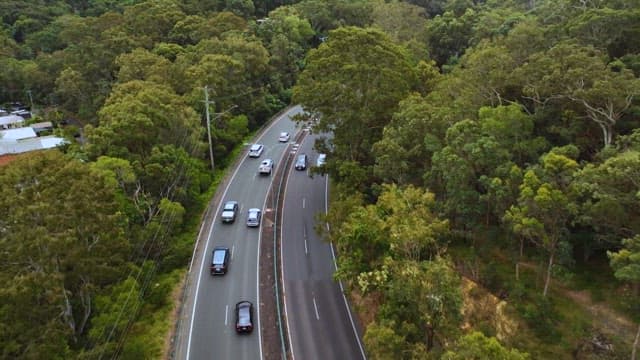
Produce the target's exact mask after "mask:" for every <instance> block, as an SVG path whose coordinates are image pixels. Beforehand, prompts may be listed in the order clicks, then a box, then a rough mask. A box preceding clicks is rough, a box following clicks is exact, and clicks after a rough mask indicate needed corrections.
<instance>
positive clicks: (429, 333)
mask: <svg viewBox="0 0 640 360" xmlns="http://www.w3.org/2000/svg"><path fill="white" fill-rule="evenodd" d="M434 335H435V331H433V327H432V326H431V325H427V351H431V349H433V336H434Z"/></svg>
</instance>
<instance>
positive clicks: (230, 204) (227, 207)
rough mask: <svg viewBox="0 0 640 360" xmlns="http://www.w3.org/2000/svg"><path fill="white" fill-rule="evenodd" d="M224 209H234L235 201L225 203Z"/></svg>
mask: <svg viewBox="0 0 640 360" xmlns="http://www.w3.org/2000/svg"><path fill="white" fill-rule="evenodd" d="M224 210H225V211H233V203H226V204H224Z"/></svg>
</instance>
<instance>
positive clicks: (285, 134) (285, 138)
mask: <svg viewBox="0 0 640 360" xmlns="http://www.w3.org/2000/svg"><path fill="white" fill-rule="evenodd" d="M290 137H291V136H290V135H289V133H288V132H284V131H283V132H281V133H280V137H278V141H280V142H287V141H289V138H290Z"/></svg>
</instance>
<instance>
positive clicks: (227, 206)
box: [221, 201, 238, 223]
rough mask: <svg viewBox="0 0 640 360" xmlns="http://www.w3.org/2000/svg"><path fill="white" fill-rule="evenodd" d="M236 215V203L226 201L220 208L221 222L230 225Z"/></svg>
mask: <svg viewBox="0 0 640 360" xmlns="http://www.w3.org/2000/svg"><path fill="white" fill-rule="evenodd" d="M237 213H238V202H237V201H227V202H226V203H224V207H223V208H222V215H221V218H222V222H225V223H232V222H234V221H236V214H237Z"/></svg>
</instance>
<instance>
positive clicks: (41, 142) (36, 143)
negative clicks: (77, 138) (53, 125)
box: [0, 129, 65, 155]
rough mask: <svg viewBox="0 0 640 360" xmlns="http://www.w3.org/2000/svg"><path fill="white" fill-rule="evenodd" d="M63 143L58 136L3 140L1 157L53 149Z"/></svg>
mask: <svg viewBox="0 0 640 360" xmlns="http://www.w3.org/2000/svg"><path fill="white" fill-rule="evenodd" d="M32 130H33V129H32ZM63 143H65V140H64V139H63V138H60V137H56V136H43V137H34V138H29V139H23V140H20V141H17V140H2V141H0V155H4V154H21V153H25V152H29V151H35V150H44V149H51V148H54V147H56V146H58V145H61V144H63Z"/></svg>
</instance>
